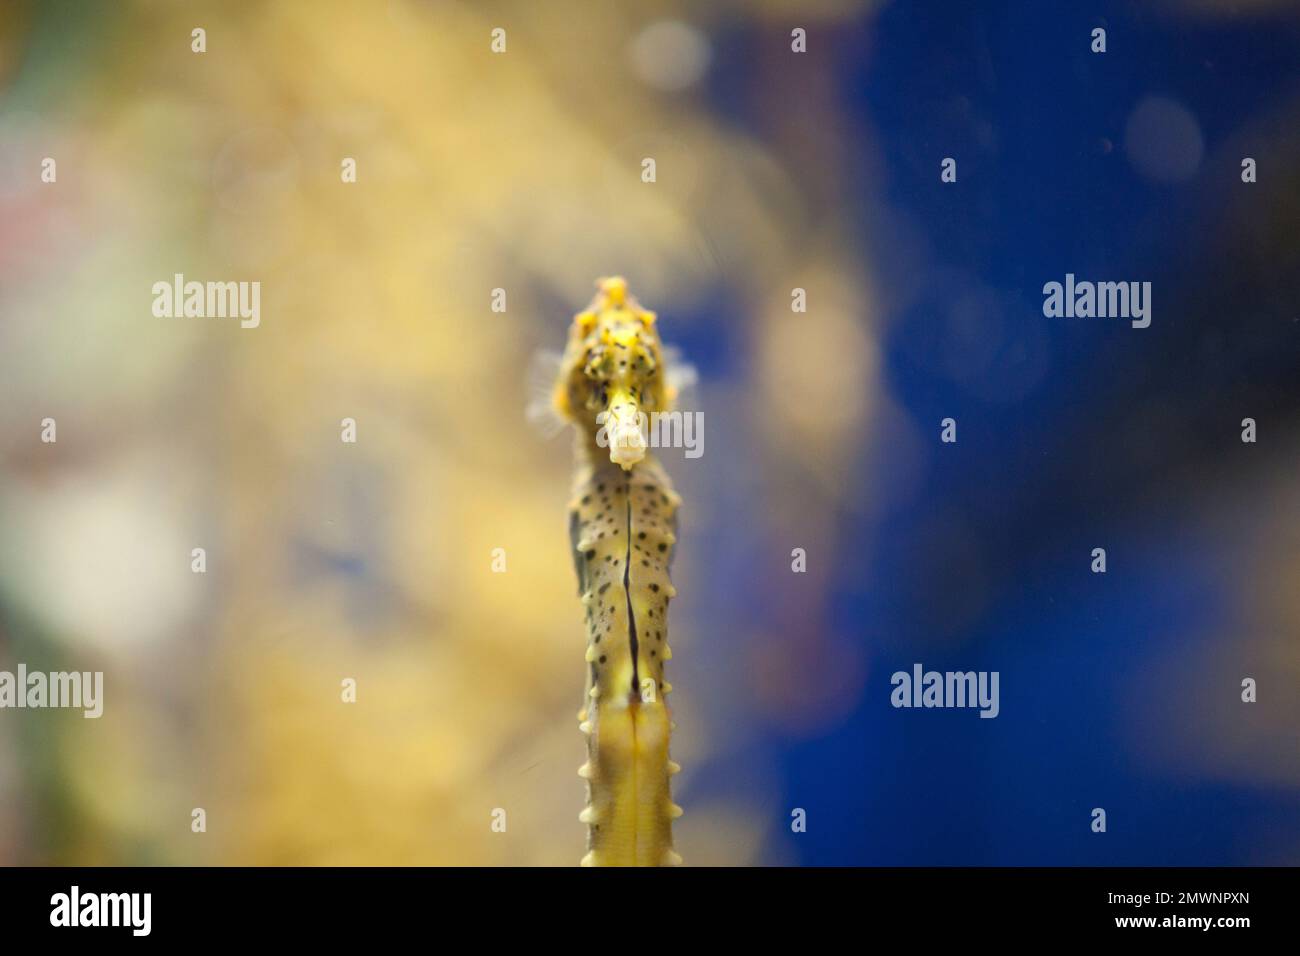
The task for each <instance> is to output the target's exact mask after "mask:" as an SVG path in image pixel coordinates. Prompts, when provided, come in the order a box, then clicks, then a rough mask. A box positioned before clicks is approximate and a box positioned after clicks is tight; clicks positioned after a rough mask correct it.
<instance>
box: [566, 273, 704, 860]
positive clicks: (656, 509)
mask: <svg viewBox="0 0 1300 956" xmlns="http://www.w3.org/2000/svg"><path fill="white" fill-rule="evenodd" d="M596 286H597V289H598V290H599V291H598V292H597V293H596V297H595V298H594V299H593V300H592V302H591V304H590V305H589V306H588V307H587V308H586V309H585V310H584V311H582V312H579V313H578V314H577V315H576V316H575V317H574V320H573V325H572V327H571V329H570V331H569V341H568V346H567V348H566V350H565V353H564V357H563V358H562V359H561V361H560V371H559V378H558V380H557V381H556V383H555V386H554V391H553V393H552V398H551V400H552V403H553V405H554V408H555V410H556V411H557V412H558V413H559V414H560V415H561V416H562V417H563V418H564V419H566V420H568V421H569V422H571V423H572V424H573V425H574V426H575V427H576V430H577V436H576V441H575V449H576V459H577V461H576V467H575V474H574V481H573V497H572V500H571V502H570V504H569V536H570V540H571V542H572V545H573V560H574V565H575V567H576V569H577V572H578V591H579V594H580V595H581V596H582V603H583V605H584V607H585V609H586V622H587V663H588V675H587V698H586V701H585V705H584V707H583V708H582V710H581V711H579V713H578V720H579V726H580V727H581V729H582V731H583V732H584V733H585V734H586V735H587V762H586V763H584V764H583V765H582V767H581V768H580V769H579V771H578V773H579V775H580V776H582V777H584V778H585V779H586V781H587V806H586V808H585V809H584V810H583V811H582V813H581V814H580V816H579V818H578V819H580V820H581V821H582V822H583V823H586V824H587V826H588V831H587V849H588V852H587V855H586V856H585V857H583V859H582V864H583V866H661V865H676V864H679V863H681V857H679V856H678V855H677V854H676V852H674V850H673V833H672V821H673V820H674V819H675V818H676V817H678V816H680V815H681V812H682V810H681V808H680V807H678V806H677V805H676V804H674V803H673V801H672V797H671V794H670V792H669V791H670V788H669V778H670V777H671V776H672V775H673V774H675V773H677V771H678V770H679V769H680V768H679V767H678V766H677V765H676V764H675V763H673V762H672V760H670V759H669V756H668V741H669V736H670V732H671V728H672V721H671V717H670V715H669V711H668V707H667V704H666V702H665V699H664V698H665V697H666V696H667V694H668V692H669V691H670V690H671V689H672V688H671V686H670V685H669V684H668V682H667V681H666V680H665V679H664V662H665V661H667V660H669V659H670V658H671V657H672V651H670V650H669V647H668V601H669V599H670V598H672V597H673V596H674V594H675V593H676V592H675V591H674V590H673V586H672V584H671V583H670V582H669V580H668V567H669V562H670V561H671V559H672V554H673V545H674V543H675V542H676V540H677V539H676V536H675V530H676V514H677V506H678V504H679V502H680V500H681V499H680V498H679V497H678V495H677V493H676V492H674V491H673V488H672V484H671V483H670V482H669V480H668V475H667V474H666V473H665V472H664V470H663V468H662V467H661V466H660V465H659V463H658V462H657V461H656V460H655V459H654V458H653V457H652V456H650V455H648V454H647V450H646V441H645V434H644V432H643V428H642V423H643V419H642V415H643V414H644V415H645V416H649V415H651V414H652V413H655V412H662V411H667V410H668V409H669V408H670V405H671V402H672V400H673V398H674V387H673V385H672V383H671V382H670V380H669V375H668V373H669V370H668V369H667V368H666V367H665V358H664V348H663V346H662V345H661V343H660V341H659V333H658V331H657V330H656V327H655V314H654V313H653V312H649V311H647V310H645V309H642V308H641V306H640V305H639V304H638V303H637V301H636V300H635V299H634V298H632V297H630V296H629V295H628V294H627V283H626V282H625V281H624V280H623V279H621V278H609V279H601V280H599V281H598V282H597V283H596Z"/></svg>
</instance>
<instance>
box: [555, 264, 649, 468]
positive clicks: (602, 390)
mask: <svg viewBox="0 0 1300 956" xmlns="http://www.w3.org/2000/svg"><path fill="white" fill-rule="evenodd" d="M596 288H597V290H598V291H597V292H596V297H595V298H594V299H592V300H591V304H590V305H589V306H587V308H586V309H584V310H583V311H581V312H579V313H578V314H577V315H575V316H574V317H573V325H572V327H571V328H570V329H569V342H568V346H567V348H566V349H565V353H564V359H563V360H562V362H561V365H560V378H559V381H558V382H557V384H556V388H555V406H556V409H557V410H558V411H559V412H560V414H561V415H563V416H564V417H565V418H567V419H568V420H569V421H571V422H573V423H574V424H576V425H578V426H579V427H580V428H582V429H583V430H585V431H587V432H588V433H589V434H590V435H591V436H592V437H593V438H595V439H597V441H598V442H599V441H600V439H601V438H602V437H603V439H604V441H603V443H604V444H605V445H607V447H608V448H609V458H610V461H612V462H614V463H615V464H617V465H621V466H622V467H623V469H624V470H631V468H632V466H633V465H635V464H636V463H637V462H639V461H641V459H642V458H644V457H645V452H646V441H645V429H644V427H643V425H644V421H645V418H644V416H648V415H649V414H651V413H652V412H655V411H660V410H664V409H665V407H666V405H667V403H668V401H669V400H670V399H671V397H672V396H671V390H670V387H669V385H668V384H667V381H666V378H665V374H664V367H663V364H664V359H663V347H662V345H661V343H660V341H659V333H658V331H657V330H656V328H655V314H654V313H653V312H650V311H648V310H646V309H643V308H641V305H640V304H639V303H638V302H637V301H636V299H634V298H633V297H632V296H630V295H628V292H627V282H626V280H624V279H623V278H622V277H618V276H616V277H613V278H608V279H600V280H598V281H597V282H596Z"/></svg>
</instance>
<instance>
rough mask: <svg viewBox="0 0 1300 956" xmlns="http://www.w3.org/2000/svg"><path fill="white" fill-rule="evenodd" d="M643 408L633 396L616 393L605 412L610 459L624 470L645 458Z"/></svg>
mask: <svg viewBox="0 0 1300 956" xmlns="http://www.w3.org/2000/svg"><path fill="white" fill-rule="evenodd" d="M641 424H642V423H641V409H640V406H639V405H638V404H637V403H636V401H634V400H633V398H632V396H631V395H629V394H627V393H626V392H623V393H615V395H614V396H613V398H612V399H611V401H610V405H609V410H608V411H607V412H606V413H605V425H604V428H605V437H606V441H607V443H608V445H609V460H610V461H612V462H613V463H614V464H616V465H618V466H619V467H620V468H622V469H623V470H624V471H630V470H631V468H632V466H633V465H635V464H636V463H637V462H639V461H641V459H643V458H645V450H646V441H645V434H644V431H643V430H642V427H641Z"/></svg>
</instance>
